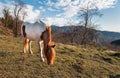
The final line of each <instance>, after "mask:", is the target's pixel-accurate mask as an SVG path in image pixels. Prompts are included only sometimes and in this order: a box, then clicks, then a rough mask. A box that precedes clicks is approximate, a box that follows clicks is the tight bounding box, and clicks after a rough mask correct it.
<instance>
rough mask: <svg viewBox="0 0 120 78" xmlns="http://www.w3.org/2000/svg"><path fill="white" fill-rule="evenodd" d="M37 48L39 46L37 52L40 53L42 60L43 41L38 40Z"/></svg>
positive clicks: (42, 59)
mask: <svg viewBox="0 0 120 78" xmlns="http://www.w3.org/2000/svg"><path fill="white" fill-rule="evenodd" d="M38 48H39V49H38V53H39V55H40V60H41V61H42V62H44V58H43V41H40V42H38Z"/></svg>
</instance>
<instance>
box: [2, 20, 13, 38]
mask: <svg viewBox="0 0 120 78" xmlns="http://www.w3.org/2000/svg"><path fill="white" fill-rule="evenodd" d="M1 35H5V36H13V34H12V30H10V29H9V28H7V27H4V26H3V24H2V22H1V21H0V36H1Z"/></svg>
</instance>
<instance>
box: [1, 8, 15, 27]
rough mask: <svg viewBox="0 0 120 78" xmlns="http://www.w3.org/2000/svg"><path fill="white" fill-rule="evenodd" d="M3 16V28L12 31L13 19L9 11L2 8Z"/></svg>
mask: <svg viewBox="0 0 120 78" xmlns="http://www.w3.org/2000/svg"><path fill="white" fill-rule="evenodd" d="M3 15H4V17H3V21H2V22H3V24H4V26H5V27H8V28H10V29H12V28H13V26H14V25H13V17H12V16H11V15H10V12H9V9H7V8H4V9H3Z"/></svg>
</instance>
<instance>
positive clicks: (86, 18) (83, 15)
mask: <svg viewBox="0 0 120 78" xmlns="http://www.w3.org/2000/svg"><path fill="white" fill-rule="evenodd" d="M92 7H94V8H92ZM101 15H102V14H100V12H99V10H98V8H97V7H95V5H94V4H92V3H91V2H88V5H87V6H86V7H84V8H80V11H79V16H78V17H79V19H81V21H82V25H81V26H84V30H83V35H82V40H81V44H82V45H83V44H86V43H87V34H88V29H89V28H91V27H92V25H93V20H92V19H93V17H95V16H101ZM81 21H80V23H81Z"/></svg>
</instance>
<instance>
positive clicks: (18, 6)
mask: <svg viewBox="0 0 120 78" xmlns="http://www.w3.org/2000/svg"><path fill="white" fill-rule="evenodd" d="M14 2H15V4H14V5H15V8H14V16H15V28H14V36H15V37H17V36H18V29H19V28H18V21H19V20H20V13H21V12H22V10H23V8H24V7H25V3H23V2H22V1H21V0H14Z"/></svg>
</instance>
